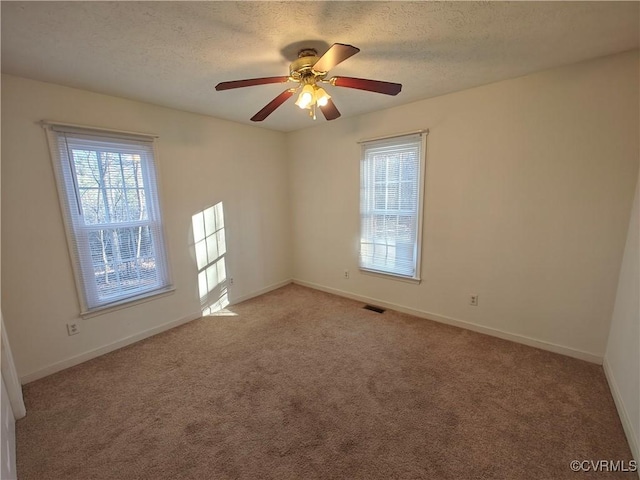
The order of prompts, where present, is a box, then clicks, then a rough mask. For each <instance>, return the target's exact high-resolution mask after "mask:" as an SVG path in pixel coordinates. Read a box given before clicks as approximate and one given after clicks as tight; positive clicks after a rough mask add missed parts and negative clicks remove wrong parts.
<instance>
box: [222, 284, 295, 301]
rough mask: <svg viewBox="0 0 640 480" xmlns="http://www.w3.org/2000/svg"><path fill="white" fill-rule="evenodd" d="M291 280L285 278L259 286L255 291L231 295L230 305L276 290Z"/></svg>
mask: <svg viewBox="0 0 640 480" xmlns="http://www.w3.org/2000/svg"><path fill="white" fill-rule="evenodd" d="M292 282H293V280H292V279H290V278H289V279H287V280H283V281H281V282H278V283H272V284H271V285H269V286H267V287H264V288H261V289H260V290H256V291H255V292H251V293H248V294H246V295H242V296H240V297H233V296H232V297H231V299H230V300H231V305H235V304H236V303H240V302H244V301H246V300H249V299H250V298H253V297H259V296H260V295H264V294H265V293H269V292H271V291H273V290H277V289H279V288H281V287H284V286H285V285H289V284H290V283H292Z"/></svg>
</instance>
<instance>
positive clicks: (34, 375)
mask: <svg viewBox="0 0 640 480" xmlns="http://www.w3.org/2000/svg"><path fill="white" fill-rule="evenodd" d="M291 282H292V280H291V279H287V280H283V281H282V282H278V283H274V284H272V285H269V286H267V287H265V288H262V289H260V290H256V291H254V292H252V293H249V294H247V295H243V296H241V297H238V298H235V299H233V302H232V303H233V304H236V303H240V302H244V301H245V300H249V299H250V298H253V297H257V296H259V295H263V294H265V293H267V292H270V291H272V290H276V289H278V288H280V287H284V286H285V285H288V284H290V283H291ZM201 317H202V312H194V313H191V314H190V315H187V316H185V317H182V318H180V319H178V320H172V321H170V322H166V323H163V324H162V325H157V326H155V327H152V328H149V329H147V330H144V331H142V332H139V333H136V334H135V335H131V336H129V337H125V338H123V339H120V340H116V341H115V342H113V343H110V344H108V345H104V346H102V347H99V348H96V349H93V350H89V351H88V352H84V353H81V354H80V355H76V356H73V357H71V358H67V359H65V360H61V361H59V362H56V363H53V364H51V365H48V366H46V367H44V368H41V369H39V370H36V371H34V372H31V373H27V374H26V375H23V376H22V377H20V381H21V382H22V384H23V385H24V384H27V383H30V382H33V381H35V380H39V379H40V378H44V377H46V376H48V375H52V374H54V373H57V372H60V371H62V370H65V369H67V368H70V367H73V366H75V365H79V364H80V363H84V362H86V361H88V360H91V359H93V358H96V357H99V356H100V355H104V354H105V353H109V352H113V351H114V350H118V349H119V348H122V347H126V346H127V345H131V344H132V343H135V342H139V341H140V340H144V339H145V338H149V337H152V336H154V335H157V334H158V333H162V332H164V331H167V330H170V329H172V328H174V327H178V326H180V325H182V324H185V323H188V322H190V321H192V320H196V319H198V318H201Z"/></svg>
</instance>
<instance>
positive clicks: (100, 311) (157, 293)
mask: <svg viewBox="0 0 640 480" xmlns="http://www.w3.org/2000/svg"><path fill="white" fill-rule="evenodd" d="M175 291H176V289H175V287H174V286H173V285H169V286H168V287H165V288H162V289H160V290H153V291H151V292H145V293H143V294H141V295H138V296H137V297H129V298H125V299H123V300H120V301H118V302H114V303H108V304H106V305H103V306H101V307H96V308H92V309H90V310H87V311H86V312H80V316H81V317H82V318H93V317H97V316H98V315H104V314H105V313H111V312H115V311H116V310H122V309H123V308H129V307H133V306H134V305H140V304H141V303H146V302H150V301H152V300H156V299H158V298H161V297H166V296H167V295H171V294H173V293H174V292H175Z"/></svg>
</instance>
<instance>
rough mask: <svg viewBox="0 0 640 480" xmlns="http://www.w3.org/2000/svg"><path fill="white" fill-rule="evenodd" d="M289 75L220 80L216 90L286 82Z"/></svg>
mask: <svg viewBox="0 0 640 480" xmlns="http://www.w3.org/2000/svg"><path fill="white" fill-rule="evenodd" d="M288 80H289V77H263V78H248V79H246V80H233V81H231V82H220V83H219V84H218V85H216V90H217V91H220V90H229V89H231V88H242V87H253V86H255V85H266V84H268V83H284V82H286V81H288Z"/></svg>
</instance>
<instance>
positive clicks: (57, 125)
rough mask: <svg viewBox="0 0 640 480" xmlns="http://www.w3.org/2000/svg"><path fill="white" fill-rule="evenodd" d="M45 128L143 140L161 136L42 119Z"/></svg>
mask: <svg viewBox="0 0 640 480" xmlns="http://www.w3.org/2000/svg"><path fill="white" fill-rule="evenodd" d="M37 123H38V124H39V125H40V126H42V127H43V128H47V129H51V130H56V131H64V132H73V133H99V134H101V135H106V136H108V135H109V134H112V135H113V134H117V135H119V136H121V135H127V136H130V137H137V138H139V139H142V140H147V141H153V139H155V138H159V136H158V135H156V134H154V133H143V132H129V131H127V130H114V129H112V128H105V127H93V126H88V125H77V124H74V123H63V122H53V121H50V120H41V121H39V122H37Z"/></svg>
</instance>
